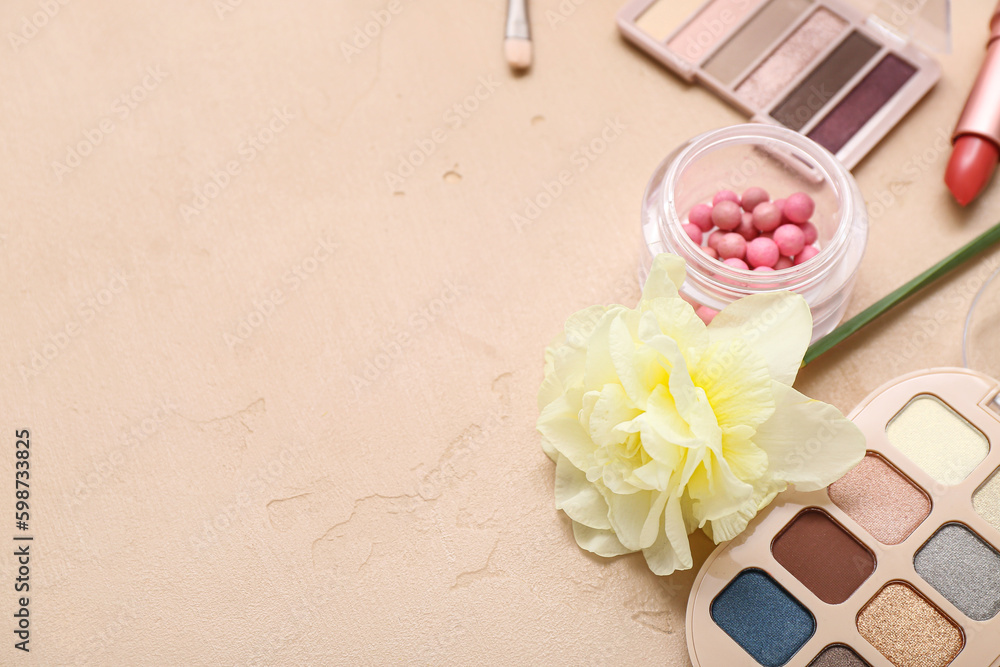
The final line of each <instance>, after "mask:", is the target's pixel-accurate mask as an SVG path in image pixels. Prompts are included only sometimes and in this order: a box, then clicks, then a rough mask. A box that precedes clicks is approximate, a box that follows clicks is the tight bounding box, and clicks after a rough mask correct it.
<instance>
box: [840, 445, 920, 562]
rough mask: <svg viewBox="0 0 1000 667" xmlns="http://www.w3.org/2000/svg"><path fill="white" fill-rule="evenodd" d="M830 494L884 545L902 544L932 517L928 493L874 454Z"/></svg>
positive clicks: (842, 478) (845, 477)
mask: <svg viewBox="0 0 1000 667" xmlns="http://www.w3.org/2000/svg"><path fill="white" fill-rule="evenodd" d="M827 493H828V494H829V496H830V500H832V501H833V503H834V504H835V505H836V506H837V507H839V508H840V509H841V510H843V511H844V512H845V513H846V514H847V515H848V516H849V517H851V518H852V519H854V520H855V521H857V522H858V524H859V525H860V526H861V527H862V528H864V529H865V530H867V531H868V532H869V533H870V534H871V536H872V537H874V538H875V539H876V540H878V541H879V542H881V543H882V544H899V543H900V542H902V541H903V540H905V539H906V538H907V537H909V536H910V534H911V533H912V532H913V531H914V530H915V529H916V528H917V526H919V525H920V524H921V523H922V522H923V520H924V519H926V518H927V515H928V514H930V513H931V500H930V498H929V497H928V496H927V493H926V492H924V491H923V490H922V489H920V488H919V487H917V485H915V484H914V483H913V482H911V481H910V480H909V479H907V478H906V477H904V476H903V474H902V473H900V472H899V471H898V470H896V469H895V468H894V467H893V466H891V465H889V464H888V463H887V462H886V461H885V459H883V458H882V457H881V456H879V455H878V454H876V453H874V452H868V454H867V455H866V456H865V458H863V459H861V463H859V464H858V465H856V466H855V467H854V468H853V469H852V470H851V471H850V472H848V473H847V474H846V475H844V476H843V477H841V478H840V479H839V480H838V481H836V482H834V483H833V484H831V485H830V487H829V489H828V490H827Z"/></svg>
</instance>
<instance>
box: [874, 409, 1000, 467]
mask: <svg viewBox="0 0 1000 667" xmlns="http://www.w3.org/2000/svg"><path fill="white" fill-rule="evenodd" d="M885 432H886V436H887V437H888V438H889V442H890V443H891V444H892V446H893V447H895V448H896V449H898V450H899V451H901V452H903V454H905V455H906V457H907V458H909V459H910V460H911V461H913V462H914V463H916V464H917V465H918V466H920V467H921V468H922V469H923V470H924V472H926V473H927V474H928V475H930V476H931V477H933V478H934V480H935V481H937V482H940V483H942V484H947V485H948V486H954V485H955V484H958V483H960V482H962V481H963V480H964V479H965V478H966V477H968V476H969V473H971V472H972V471H973V470H975V469H976V466H978V465H979V464H980V463H982V462H983V459H985V458H986V455H987V454H988V453H989V451H990V445H989V442H988V441H987V440H986V436H984V435H983V434H982V433H981V432H980V431H979V430H977V429H976V428H975V427H974V426H973V425H972V424H970V423H969V422H968V421H966V420H965V419H963V418H962V417H961V416H959V415H958V414H957V413H956V412H955V411H954V410H952V409H951V408H950V407H948V406H947V405H945V404H944V403H942V402H941V401H940V400H939V399H937V398H935V397H934V396H930V395H927V394H925V395H922V396H917V397H916V398H914V399H913V400H912V401H910V402H909V403H907V404H906V406H905V407H904V408H903V409H902V410H900V412H899V414H897V415H896V416H895V417H893V419H892V421H891V422H889V425H888V426H887V427H886V429H885Z"/></svg>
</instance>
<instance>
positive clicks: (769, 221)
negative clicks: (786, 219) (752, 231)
mask: <svg viewBox="0 0 1000 667" xmlns="http://www.w3.org/2000/svg"><path fill="white" fill-rule="evenodd" d="M753 225H754V227H756V228H757V229H759V230H760V231H762V232H772V231H774V230H775V229H777V228H778V226H779V225H781V209H779V208H778V207H777V206H775V205H774V204H772V203H771V202H764V203H763V204H757V206H756V208H754V210H753Z"/></svg>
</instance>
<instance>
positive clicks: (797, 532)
mask: <svg viewBox="0 0 1000 667" xmlns="http://www.w3.org/2000/svg"><path fill="white" fill-rule="evenodd" d="M771 552H772V554H773V555H774V559H775V560H776V561H778V562H779V563H780V564H781V565H782V566H783V567H784V568H785V569H786V570H788V571H789V572H790V573H791V574H793V575H794V576H795V578H796V579H798V580H799V581H801V582H802V584H803V585H804V586H805V587H806V588H808V589H809V590H810V591H812V592H813V594H814V595H815V596H816V597H818V598H819V599H820V600H822V601H823V602H826V603H827V604H840V603H841V602H844V601H845V600H847V598H849V597H851V594H852V593H854V591H856V590H857V589H858V586H860V585H861V584H862V583H864V581H865V579H867V578H868V577H869V576H871V574H872V572H874V571H875V557H874V556H873V555H872V554H871V552H870V551H868V549H866V548H865V546H864V545H863V544H861V542H859V541H858V540H857V539H855V538H854V537H853V536H852V535H851V534H850V533H848V532H847V531H846V530H844V528H842V527H841V526H840V525H839V524H838V523H836V522H835V521H834V520H833V519H831V518H830V516H829V515H827V514H826V512H822V511H820V510H817V509H807V510H804V511H802V512H800V513H799V514H798V516H796V517H795V518H794V519H792V521H791V523H789V524H788V525H787V526H786V527H785V529H784V530H783V531H782V532H781V533H780V534H779V535H778V536H777V537H776V538H775V539H774V542H773V543H772V545H771Z"/></svg>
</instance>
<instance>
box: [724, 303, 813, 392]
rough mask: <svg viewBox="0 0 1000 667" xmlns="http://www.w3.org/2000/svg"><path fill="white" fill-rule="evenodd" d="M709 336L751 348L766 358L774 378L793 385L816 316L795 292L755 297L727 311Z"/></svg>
mask: <svg viewBox="0 0 1000 667" xmlns="http://www.w3.org/2000/svg"><path fill="white" fill-rule="evenodd" d="M708 335H709V337H710V338H711V340H712V341H713V342H716V341H734V340H735V341H740V342H741V343H742V344H745V345H748V346H750V347H751V348H752V349H754V350H755V351H756V352H757V353H758V354H759V355H761V357H763V358H764V361H765V363H767V367H768V369H769V371H770V375H771V379H773V380H777V381H778V382H782V383H784V384H787V385H791V384H792V383H793V382H794V381H795V375H796V374H797V373H798V372H799V367H800V366H801V365H802V357H803V356H805V353H806V348H807V347H808V346H809V340H810V338H812V313H811V312H809V306H808V305H806V300H805V299H803V298H802V297H801V296H800V295H798V294H794V293H792V292H769V293H766V294H753V295H751V296H748V297H745V298H743V299H740V300H739V301H734V302H733V303H731V304H729V305H728V306H726V307H725V308H723V309H722V312H720V313H719V314H718V315H716V316H715V319H714V320H712V324H710V325H709V327H708Z"/></svg>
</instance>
